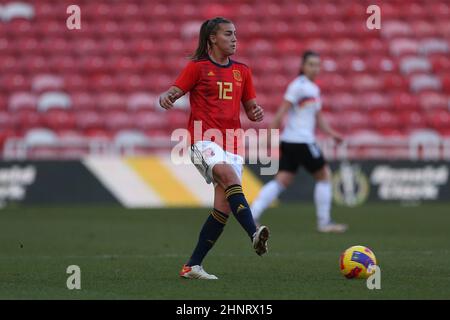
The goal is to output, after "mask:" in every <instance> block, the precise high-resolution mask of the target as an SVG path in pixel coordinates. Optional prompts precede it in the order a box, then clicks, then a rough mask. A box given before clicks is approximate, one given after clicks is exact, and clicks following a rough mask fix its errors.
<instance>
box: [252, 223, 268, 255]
mask: <svg viewBox="0 0 450 320" xmlns="http://www.w3.org/2000/svg"><path fill="white" fill-rule="evenodd" d="M269 235H270V232H269V228H267V227H266V226H260V227H259V228H258V230H256V233H255V235H254V236H253V248H254V249H255V252H256V254H257V255H259V256H262V255H263V254H264V253H266V252H267V251H268V248H267V240H269Z"/></svg>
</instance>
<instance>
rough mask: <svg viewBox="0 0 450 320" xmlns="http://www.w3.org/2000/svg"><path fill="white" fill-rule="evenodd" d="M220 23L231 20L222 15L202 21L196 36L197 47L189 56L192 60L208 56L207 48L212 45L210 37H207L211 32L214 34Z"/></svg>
mask: <svg viewBox="0 0 450 320" xmlns="http://www.w3.org/2000/svg"><path fill="white" fill-rule="evenodd" d="M221 23H232V22H231V21H230V20H228V19H225V18H223V17H215V18H214V19H211V20H206V21H205V22H203V24H202V26H201V28H200V34H199V36H198V47H197V49H196V50H195V52H194V54H193V55H192V56H191V59H192V60H200V59H204V58H207V57H208V53H209V49H210V48H211V46H212V43H211V39H210V38H209V37H210V36H211V35H212V34H216V32H217V30H218V29H219V25H220V24H221Z"/></svg>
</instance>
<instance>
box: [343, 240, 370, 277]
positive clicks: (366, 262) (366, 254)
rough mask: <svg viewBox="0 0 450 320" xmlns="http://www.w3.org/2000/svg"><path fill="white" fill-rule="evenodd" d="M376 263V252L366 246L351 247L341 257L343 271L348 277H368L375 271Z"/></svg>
mask: <svg viewBox="0 0 450 320" xmlns="http://www.w3.org/2000/svg"><path fill="white" fill-rule="evenodd" d="M376 265H377V259H376V258H375V254H374V253H373V252H372V250H370V249H369V248H367V247H364V246H353V247H350V248H348V249H347V250H345V251H344V252H343V253H342V254H341V257H340V258H339V267H340V270H341V273H342V274H343V275H344V276H345V277H346V278H347V279H353V278H360V279H366V278H368V277H369V276H370V275H371V274H373V273H374V272H375V268H374V267H375V266H376Z"/></svg>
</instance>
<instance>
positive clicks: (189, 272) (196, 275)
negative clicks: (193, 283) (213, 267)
mask: <svg viewBox="0 0 450 320" xmlns="http://www.w3.org/2000/svg"><path fill="white" fill-rule="evenodd" d="M180 277H182V278H186V279H202V280H216V279H219V278H217V277H216V276H215V275H213V274H209V273H207V272H206V271H205V270H204V269H203V267H202V266H198V265H197V266H191V267H190V266H187V265H184V266H183V268H182V269H181V271H180Z"/></svg>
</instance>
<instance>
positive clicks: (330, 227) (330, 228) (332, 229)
mask: <svg viewBox="0 0 450 320" xmlns="http://www.w3.org/2000/svg"><path fill="white" fill-rule="evenodd" d="M347 230H348V225H346V224H343V223H336V222H330V223H327V224H325V225H323V226H318V227H317V231H319V232H321V233H344V232H345V231H347Z"/></svg>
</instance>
